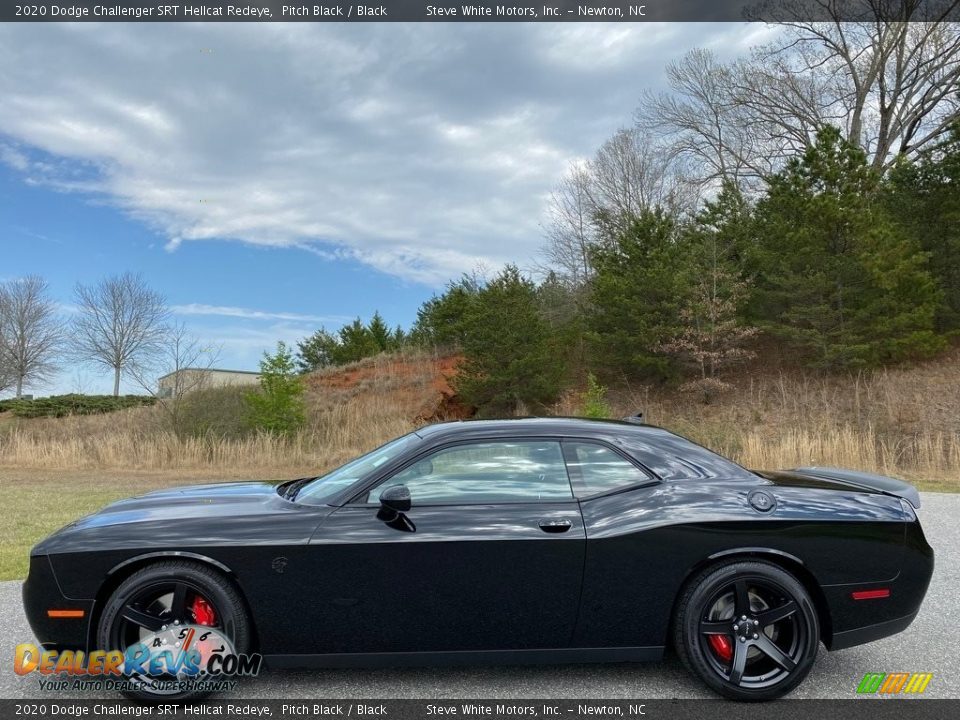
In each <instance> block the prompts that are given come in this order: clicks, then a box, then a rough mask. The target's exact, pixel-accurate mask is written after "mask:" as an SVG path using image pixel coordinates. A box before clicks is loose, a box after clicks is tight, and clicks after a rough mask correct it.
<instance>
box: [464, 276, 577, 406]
mask: <svg viewBox="0 0 960 720" xmlns="http://www.w3.org/2000/svg"><path fill="white" fill-rule="evenodd" d="M462 348H463V354H464V361H463V362H462V363H461V365H460V367H459V369H458V372H457V375H456V377H455V378H454V384H455V386H456V388H457V391H458V392H459V393H460V394H461V395H462V396H463V399H464V401H466V402H467V403H470V404H471V405H473V406H474V407H477V408H478V409H479V414H480V415H485V416H490V415H505V414H506V415H509V414H513V413H516V412H518V411H539V410H542V409H543V408H544V407H545V406H546V405H548V404H549V403H552V402H554V401H555V400H556V399H557V396H558V394H559V392H560V381H561V376H562V367H561V359H560V358H559V357H558V353H556V352H555V348H554V344H553V342H552V341H551V338H550V333H549V328H548V326H547V324H546V322H544V320H543V318H542V317H541V315H540V313H539V310H538V307H537V289H536V285H535V284H534V283H533V282H531V281H530V280H529V279H527V278H525V277H523V276H522V275H521V273H520V271H519V270H518V269H517V268H516V266H514V265H508V266H507V267H506V268H504V269H503V270H502V271H501V272H500V274H499V275H497V277H495V278H494V279H493V280H491V281H490V282H489V283H488V284H487V285H485V286H484V287H483V288H482V289H481V290H479V292H478V293H477V294H476V297H475V300H474V302H471V303H470V304H469V306H468V311H467V312H466V314H465V316H464V325H463V328H462Z"/></svg>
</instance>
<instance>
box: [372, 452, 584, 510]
mask: <svg viewBox="0 0 960 720" xmlns="http://www.w3.org/2000/svg"><path fill="white" fill-rule="evenodd" d="M392 485H406V486H407V488H408V489H409V490H410V498H411V500H412V501H413V504H414V505H417V504H429V505H475V504H481V503H536V502H548V501H557V500H571V499H572V498H573V492H572V491H571V489H570V481H569V479H568V477H567V470H566V466H565V465H564V462H563V454H562V452H561V450H560V443H558V442H546V441H522V442H521V441H518V442H496V443H471V444H469V445H457V446H455V447H450V448H446V449H444V450H438V451H437V452H435V453H434V454H433V455H430V456H429V457H427V458H424V459H423V460H420V461H419V462H417V463H415V464H413V465H411V466H410V467H408V468H406V469H404V470H401V471H400V472H399V473H397V474H396V475H394V476H393V477H391V478H390V479H389V480H387V481H386V482H384V483H382V484H381V485H380V486H379V487H377V488H375V489H374V490H372V491H371V492H370V494H369V496H368V499H367V501H368V502H371V503H378V502H380V493H382V492H383V491H384V490H385V489H386V488H388V487H390V486H392Z"/></svg>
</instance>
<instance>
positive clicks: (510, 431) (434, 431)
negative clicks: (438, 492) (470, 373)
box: [416, 417, 670, 440]
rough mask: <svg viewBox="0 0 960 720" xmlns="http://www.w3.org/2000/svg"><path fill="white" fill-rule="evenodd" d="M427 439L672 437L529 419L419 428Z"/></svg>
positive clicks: (632, 426) (612, 423) (627, 425)
mask: <svg viewBox="0 0 960 720" xmlns="http://www.w3.org/2000/svg"><path fill="white" fill-rule="evenodd" d="M416 432H417V435H419V436H420V437H422V438H423V439H425V440H426V439H428V438H429V439H431V440H436V439H440V438H441V437H447V436H450V437H457V436H461V437H498V436H504V435H537V434H545V435H559V436H566V435H569V436H581V437H582V436H584V435H587V436H596V437H603V436H605V437H611V436H616V437H625V436H631V437H646V438H649V439H652V438H654V437H658V436H659V437H662V436H663V435H666V434H670V433H668V431H666V430H664V429H663V428H659V427H656V426H655V425H643V424H640V423H637V422H629V421H624V420H594V419H590V418H576V417H549V418H544V417H527V418H507V419H501V420H458V421H455V422H444V423H436V424H434V425H426V426H424V427H422V428H419V429H418V430H417V431H416Z"/></svg>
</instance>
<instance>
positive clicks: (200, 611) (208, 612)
mask: <svg viewBox="0 0 960 720" xmlns="http://www.w3.org/2000/svg"><path fill="white" fill-rule="evenodd" d="M190 612H192V613H193V621H194V622H195V623H196V624H197V625H210V626H212V625H216V624H217V614H216V613H215V612H214V611H213V607H212V606H211V605H210V603H208V602H207V601H206V600H204V599H203V598H202V597H200V596H199V595H194V597H193V604H192V605H191V606H190Z"/></svg>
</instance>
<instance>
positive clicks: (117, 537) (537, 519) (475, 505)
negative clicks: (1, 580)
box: [23, 418, 933, 700]
mask: <svg viewBox="0 0 960 720" xmlns="http://www.w3.org/2000/svg"><path fill="white" fill-rule="evenodd" d="M919 504H920V498H919V495H918V493H917V491H916V490H915V489H914V488H913V487H912V486H910V485H908V484H906V483H903V482H900V481H898V480H894V479H891V478H886V477H881V476H877V475H868V474H865V473H857V472H853V471H847V470H833V469H823V468H806V469H800V470H790V471H783V472H752V471H749V470H746V469H744V468H742V467H740V466H739V465H737V464H735V463H733V462H731V461H729V460H726V459H724V458H723V457H720V456H719V455H717V454H715V453H713V452H710V451H709V450H706V449H705V448H703V447H701V446H699V445H696V444H695V443H692V442H690V441H688V440H685V439H684V438H681V437H679V436H677V435H674V434H672V433H670V432H667V431H665V430H662V429H660V428H656V427H652V426H648V425H643V424H639V423H635V422H607V421H591V420H578V419H564V418H556V419H516V420H500V421H467V422H456V423H445V424H438V425H433V426H428V427H424V428H422V429H420V430H417V431H416V432H412V433H410V434H409V435H405V436H403V437H400V438H398V439H396V440H393V441H392V442H389V443H387V444H386V445H383V446H382V447H380V448H378V449H376V450H374V451H372V452H370V453H369V454H367V455H364V456H362V457H360V458H357V459H356V460H353V461H352V462H350V463H348V464H346V465H344V466H343V467H340V468H339V469H337V470H334V471H332V472H330V473H328V474H327V475H324V476H322V477H318V478H304V479H301V480H294V481H290V482H285V483H282V484H279V485H271V484H266V483H259V482H248V483H225V484H213V485H201V486H195V487H180V488H172V489H169V490H163V491H159V492H151V493H148V494H146V495H143V496H141V497H136V498H131V499H129V500H123V501H120V502H117V503H114V504H113V505H110V506H108V507H106V508H104V509H103V510H101V511H100V512H97V513H95V514H93V515H90V516H88V517H86V518H84V519H82V520H79V521H77V522H75V523H73V524H71V525H69V526H67V527H65V528H63V529H62V530H60V531H58V532H56V533H54V534H53V535H51V536H50V537H48V538H47V539H45V540H43V541H42V542H40V543H39V544H38V545H37V546H36V547H35V548H34V549H33V551H32V555H31V561H30V574H29V577H28V579H27V581H26V583H25V584H24V590H23V595H24V604H25V607H26V612H27V616H28V618H29V620H30V624H31V626H32V628H33V631H34V633H35V634H36V636H37V639H38V640H39V641H40V643H41V644H42V645H43V646H44V647H45V648H48V649H56V650H63V649H73V650H77V649H79V650H91V649H96V648H101V649H106V648H125V647H127V646H130V645H131V643H136V642H138V641H139V640H140V639H142V638H144V637H147V636H149V635H150V634H151V633H156V632H158V631H159V630H160V629H161V628H163V627H167V626H169V625H171V624H172V623H177V624H178V625H179V624H191V625H203V626H208V627H210V628H214V629H216V630H217V631H218V632H219V633H220V634H221V635H223V636H224V637H227V638H229V639H230V640H231V641H232V644H233V646H234V647H235V649H236V651H237V652H248V653H251V652H256V653H260V654H262V656H263V659H264V662H265V663H266V665H267V666H268V667H272V668H289V667H305V666H314V667H318V666H319V667H331V666H340V667H342V666H367V665H376V664H381V665H383V664H413V663H416V664H424V665H429V664H447V663H455V662H481V663H502V664H512V663H525V662H549V663H556V662H601V661H619V662H622V661H642V660H656V659H658V658H660V657H661V656H662V654H663V652H664V650H665V648H666V647H667V646H669V645H672V646H673V647H674V648H675V649H676V652H677V653H678V654H679V655H680V657H681V658H682V660H683V662H684V663H685V664H686V666H687V667H688V668H689V670H690V671H691V672H692V673H693V674H694V675H696V676H697V677H699V678H700V679H701V680H702V681H703V682H704V683H706V684H707V685H708V686H709V687H710V688H712V689H713V690H715V691H716V692H718V693H720V694H722V695H725V696H727V697H730V698H736V699H746V700H766V699H771V698H777V697H781V696H783V695H784V694H785V693H787V692H789V691H790V690H791V689H793V688H794V687H796V686H797V685H798V684H799V683H800V682H801V681H802V680H803V678H804V677H805V676H806V674H807V673H808V672H809V670H810V668H811V666H812V664H813V662H814V658H815V656H816V654H817V650H818V647H819V643H821V642H823V643H824V645H825V646H826V647H827V648H828V649H830V650H836V649H839V648H846V647H850V646H852V645H857V644H860V643H865V642H870V641H872V640H876V639H878V638H882V637H885V636H888V635H891V634H894V633H897V632H900V631H902V630H904V629H905V628H906V627H907V626H908V625H909V624H910V623H911V621H912V620H913V618H914V617H915V616H916V614H917V612H918V610H919V608H920V604H921V602H922V600H923V597H924V593H925V592H926V589H927V585H928V583H929V581H930V577H931V574H932V572H933V551H932V550H931V548H930V546H929V545H928V544H927V542H926V540H925V538H924V535H923V532H922V530H921V528H920V523H919V521H918V519H917V515H916V513H915V508H917V507H918V506H919ZM64 610H66V611H67V612H62V611H64ZM58 611H59V612H58ZM139 696H140V697H143V693H141V694H140V695H139ZM167 697H170V696H169V695H168V696H167Z"/></svg>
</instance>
